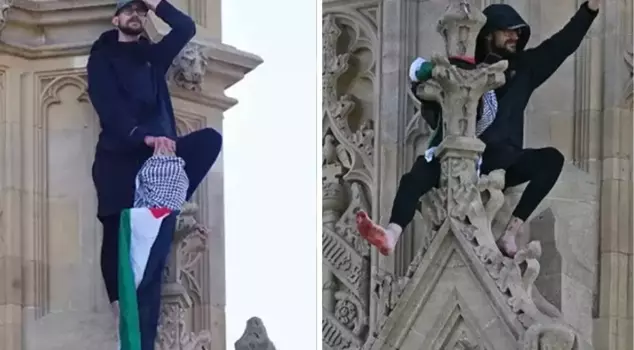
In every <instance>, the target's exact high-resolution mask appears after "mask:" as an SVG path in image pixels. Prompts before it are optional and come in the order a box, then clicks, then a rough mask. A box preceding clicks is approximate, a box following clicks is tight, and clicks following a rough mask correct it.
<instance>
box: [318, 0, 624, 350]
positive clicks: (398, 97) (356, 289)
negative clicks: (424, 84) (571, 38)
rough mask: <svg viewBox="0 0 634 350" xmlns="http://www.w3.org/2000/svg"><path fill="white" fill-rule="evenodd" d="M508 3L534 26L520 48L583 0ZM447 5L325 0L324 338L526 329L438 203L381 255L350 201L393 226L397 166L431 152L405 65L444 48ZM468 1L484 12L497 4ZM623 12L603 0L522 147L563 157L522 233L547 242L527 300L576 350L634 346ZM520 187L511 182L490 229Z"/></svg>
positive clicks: (375, 341) (494, 341) (531, 119)
mask: <svg viewBox="0 0 634 350" xmlns="http://www.w3.org/2000/svg"><path fill="white" fill-rule="evenodd" d="M504 2H505V3H508V4H510V5H512V6H513V7H514V8H515V9H517V10H518V12H519V13H520V14H521V15H522V16H523V17H524V19H526V20H527V22H528V23H529V24H530V25H531V29H532V36H531V40H530V42H529V47H530V46H534V45H536V44H537V43H539V42H541V41H542V40H544V39H546V38H548V37H549V36H550V35H552V34H553V33H555V32H556V31H557V30H558V29H559V28H561V27H563V25H564V24H565V23H566V22H567V21H568V19H569V18H570V17H571V16H572V15H573V14H574V12H575V11H576V10H577V8H578V7H579V5H580V4H581V3H582V2H581V1H578V0H574V1H573V0H566V1H557V2H552V1H545V0H538V1H528V0H510V1H504ZM449 3H450V2H449V1H446V0H423V1H406V0H384V1H371V0H370V1H364V0H360V1H348V0H341V1H337V0H333V1H324V4H323V50H324V51H323V96H324V102H323V135H322V136H323V233H324V234H323V286H322V287H323V315H324V319H323V323H322V326H323V346H324V349H332V350H343V349H377V350H378V349H400V350H414V349H416V350H418V349H425V350H427V349H434V350H440V349H450V350H454V349H487V350H493V349H508V347H505V346H517V345H514V344H513V342H517V343H520V342H522V341H523V340H524V339H528V338H529V333H530V332H528V330H527V329H526V328H527V327H524V326H523V325H521V324H517V323H516V322H520V323H522V317H523V316H521V314H522V313H523V312H521V310H520V311H518V312H516V311H517V310H512V309H513V308H509V306H508V305H505V303H506V301H505V300H506V299H505V297H504V295H506V294H507V293H504V292H503V291H501V289H502V287H501V284H500V283H498V281H499V279H496V278H498V277H499V276H498V277H494V276H493V275H492V274H491V271H490V270H487V269H483V268H484V267H486V264H484V263H482V262H479V261H476V260H477V259H475V260H473V259H472V258H471V257H470V253H468V252H467V249H464V245H461V244H462V243H460V242H458V241H460V239H457V238H456V239H454V238H451V237H450V238H447V233H446V232H444V233H443V232H441V231H442V230H440V229H437V228H434V227H432V226H433V224H434V214H435V213H433V212H431V211H430V212H426V210H422V211H421V213H419V214H420V215H419V214H417V216H416V218H415V219H414V222H413V224H412V225H411V227H410V228H409V229H408V230H406V233H405V234H404V236H403V237H402V238H401V241H400V242H399V244H398V246H397V249H396V253H395V254H394V255H392V256H390V257H383V256H381V255H379V254H378V253H377V252H376V251H375V250H373V249H370V248H369V247H368V245H367V244H366V243H365V242H363V241H362V240H360V237H359V236H358V232H356V229H355V220H354V213H355V211H356V210H357V209H364V210H366V211H367V212H369V213H371V215H372V217H373V218H375V219H376V220H377V221H379V222H380V223H382V224H385V223H386V222H385V221H386V220H387V219H388V217H389V213H390V210H391V204H392V203H391V202H392V200H393V198H394V195H395V192H396V188H397V185H398V181H399V179H400V176H401V175H403V174H404V173H405V172H407V171H408V170H409V167H410V166H411V165H412V163H413V161H414V159H415V158H416V156H417V155H419V154H421V152H422V151H424V147H425V144H426V141H427V139H428V137H429V136H430V130H429V127H428V126H427V125H425V123H424V122H423V121H422V119H421V118H420V117H419V116H417V115H416V114H415V109H414V106H415V104H414V101H413V99H412V98H410V96H408V90H409V84H408V68H409V64H410V63H411V62H412V60H413V59H414V58H415V57H417V56H423V57H431V56H432V54H434V53H440V54H444V53H445V48H444V45H443V44H444V43H443V39H442V37H441V36H440V35H439V34H438V33H437V31H436V26H437V24H438V20H439V18H441V16H443V14H444V13H445V11H446V8H447V5H448V4H449ZM470 3H471V4H472V5H473V6H474V7H477V8H480V9H482V8H483V7H485V6H487V5H488V4H490V3H493V1H485V0H481V1H471V2H470ZM632 11H633V9H632V1H631V0H626V1H620V2H608V3H604V4H603V7H602V8H601V10H600V13H599V16H598V18H597V19H596V21H595V23H594V24H593V26H592V28H591V30H590V32H589V33H588V35H587V37H586V39H585V41H584V43H583V44H582V46H581V47H580V49H579V50H578V51H577V52H576V53H575V54H574V55H573V56H571V57H570V58H569V59H567V60H566V61H565V62H564V64H563V65H562V66H561V67H560V68H559V70H558V71H557V73H555V74H554V75H553V76H552V77H551V78H550V79H549V80H548V81H547V82H546V83H545V84H544V85H543V86H541V87H540V88H539V89H538V90H537V91H536V92H535V94H534V95H533V97H532V98H531V100H530V102H529V106H528V108H527V111H526V122H525V123H526V124H525V143H526V146H527V147H544V146H549V145H552V146H554V147H556V148H557V149H559V150H560V151H561V152H562V153H563V154H564V155H565V157H566V165H565V167H564V171H563V172H562V174H561V176H560V179H559V181H558V183H557V185H556V186H555V188H554V189H553V191H552V192H551V193H550V194H549V196H548V197H547V199H546V200H545V202H544V203H543V204H542V206H541V208H539V209H538V210H537V211H536V213H535V214H534V215H533V217H532V218H531V219H530V221H529V223H528V225H526V226H527V229H526V231H527V232H526V233H527V234H529V235H530V238H531V240H535V241H539V243H540V246H541V252H540V253H541V256H540V257H539V258H538V259H535V261H537V262H538V264H537V272H536V273H538V275H537V274H536V275H535V276H534V277H535V279H534V280H533V281H532V282H531V283H530V284H531V286H532V288H533V289H534V290H537V294H539V296H536V294H535V292H533V297H532V302H534V304H540V305H541V306H540V307H538V308H540V310H546V309H548V310H549V311H551V313H552V314H553V315H559V316H560V322H559V324H561V325H563V327H565V328H566V329H568V330H570V331H572V332H574V334H576V338H575V339H576V340H575V345H570V346H571V347H570V349H572V348H574V346H576V348H577V349H592V348H593V349H596V350H627V349H632V348H634V345H633V341H632V332H631V329H632V327H633V323H632V307H633V304H632V302H633V299H632V283H633V280H632V271H633V260H632V244H633V233H632V229H633V227H632V210H633V207H632V190H633V188H632V138H633V137H632V132H633V124H632V113H633V110H632V89H633V88H632V41H633V36H632V30H633V28H632ZM521 190H522V188H521V187H520V188H513V189H510V190H509V191H507V193H506V196H505V197H506V200H505V202H504V206H503V207H502V209H501V211H500V212H499V213H498V216H497V217H496V220H495V221H494V222H493V231H494V232H498V233H499V232H500V230H501V229H502V227H500V225H503V224H505V222H504V217H505V216H506V217H508V215H510V208H512V205H513V204H514V203H516V201H517V198H518V192H520V191H521ZM423 209H425V205H424V206H423ZM450 231H451V230H450ZM449 233H452V232H449ZM444 239H447V241H446V242H445V241H443V240H444ZM443 247H445V248H443ZM451 247H453V248H451ZM456 247H458V248H456ZM443 249H444V250H443ZM538 255H539V254H538ZM470 259H471V260H470ZM487 271H488V272H487ZM522 277H525V278H528V277H529V276H526V274H524V275H522ZM494 282H495V283H498V285H497V287H495V283H494ZM491 286H493V287H491ZM507 292H508V291H507ZM511 294H513V293H511ZM530 294H531V293H529V295H530ZM538 299H539V300H541V301H538ZM536 329H537V328H531V331H535V332H537V334H539V337H538V338H536V339H539V341H545V340H543V339H545V338H544V334H546V333H544V332H543V331H536ZM496 331H497V333H496ZM547 337H548V336H546V338H547ZM509 339H511V340H509ZM505 341H510V343H504V342H505ZM503 344H507V345H503ZM508 344H511V345H508ZM536 344H537V343H536ZM540 346H543V344H542V345H539V344H537V345H535V346H534V347H533V346H531V347H527V348H526V349H532V350H538V349H542V347H540ZM559 348H561V349H564V348H567V347H566V346H563V345H562V346H561V347H558V349H559Z"/></svg>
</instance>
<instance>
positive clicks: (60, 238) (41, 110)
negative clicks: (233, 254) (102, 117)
mask: <svg viewBox="0 0 634 350" xmlns="http://www.w3.org/2000/svg"><path fill="white" fill-rule="evenodd" d="M177 3H178V4H180V5H183V6H185V7H186V8H185V10H195V11H196V14H195V15H194V19H195V20H196V22H197V23H198V24H199V25H200V26H199V27H198V30H197V36H196V37H195V38H194V40H193V43H192V44H191V45H190V46H189V47H188V48H187V49H186V50H184V51H183V52H182V53H181V55H180V56H179V57H178V59H177V60H175V62H174V67H175V69H174V70H173V73H174V74H172V75H171V76H170V77H169V78H170V83H171V84H170V89H171V93H172V97H173V98H172V101H173V105H174V109H175V114H176V123H177V129H178V132H179V133H181V134H183V133H189V132H191V131H194V130H197V129H200V128H203V127H208V126H209V127H214V128H215V129H217V130H218V131H220V132H222V114H223V112H224V111H225V110H227V109H228V108H230V107H231V106H233V105H235V104H236V103H237V101H236V100H235V99H233V98H230V97H227V96H226V95H225V93H224V91H225V88H226V87H227V86H231V85H233V84H235V83H236V82H238V81H239V80H240V79H242V77H243V76H244V75H245V74H247V73H248V72H249V71H251V70H252V69H254V68H255V67H256V66H257V65H258V64H260V63H261V59H260V58H259V57H257V56H255V55H252V54H249V53H246V52H243V51H240V50H238V49H236V48H233V47H230V46H228V45H225V44H222V43H221V42H220V41H219V40H217V41H215V42H213V43H212V42H210V41H211V40H210V39H211V38H214V37H215V38H218V37H219V34H220V33H219V31H217V30H218V25H219V21H215V20H214V19H215V18H216V17H217V16H219V13H220V11H219V5H220V4H219V2H218V1H211V2H210V1H202V0H192V1H188V2H186V4H183V2H177ZM8 4H12V5H11V7H10V8H9V10H8V11H7V5H8ZM114 4H115V1H111V2H108V1H105V2H103V1H101V2H95V1H88V0H87V1H82V0H79V1H74V2H72V3H69V2H68V1H57V0H51V1H30V0H24V1H17V2H11V1H9V2H7V1H4V2H2V1H0V28H2V27H3V28H4V29H2V30H1V31H0V140H2V141H1V142H0V212H1V213H2V215H1V216H0V276H2V277H1V278H0V284H1V285H0V349H3V350H5V349H6V350H49V349H60V350H61V349H68V350H75V349H77V350H79V349H81V350H84V349H86V344H90V348H94V349H101V348H102V347H103V348H104V349H106V348H107V349H114V348H115V346H114V343H113V342H112V341H113V339H114V338H113V336H114V333H113V332H114V323H113V315H112V313H111V311H110V307H109V305H108V303H107V298H106V295H105V290H104V287H103V282H102V278H101V271H100V268H99V255H100V246H101V225H100V224H99V222H98V221H97V219H96V217H95V213H96V198H95V193H94V188H93V184H92V180H91V174H90V169H91V163H92V161H93V159H92V157H93V153H94V145H95V143H96V141H97V135H98V133H99V123H98V120H97V117H96V115H95V113H94V110H93V108H92V106H91V105H90V101H89V99H88V95H87V93H86V88H87V86H86V72H85V66H86V61H87V56H86V55H87V53H88V49H89V47H90V45H91V44H92V42H93V41H94V40H95V39H96V38H97V35H99V34H101V32H102V31H103V30H106V29H110V28H111V23H110V20H111V16H112V13H113V9H114ZM210 22H213V23H211V25H212V27H211V29H208V28H205V27H204V26H205V25H206V23H210ZM168 30H169V29H168V28H166V27H165V25H164V24H162V23H160V21H158V20H157V19H156V18H155V17H151V18H150V24H149V27H148V28H147V32H148V35H149V36H150V37H151V38H152V39H153V40H158V39H160V38H161V36H162V35H163V34H164V33H166V32H167V31H168ZM222 184H223V169H222V156H221V157H220V158H219V159H218V161H217V163H216V164H215V166H214V167H213V168H212V169H211V171H210V173H209V175H208V176H207V178H206V180H205V181H204V182H203V183H202V184H201V186H200V187H199V190H198V191H197V193H196V194H195V195H194V198H193V201H194V202H195V204H197V207H198V209H197V210H198V211H197V212H196V219H197V220H194V216H193V215H194V211H195V210H194V211H188V210H189V209H187V210H185V211H184V212H183V218H182V219H183V221H184V222H185V223H186V222H189V226H190V228H191V229H190V230H186V231H187V234H185V233H183V232H179V233H177V235H176V236H177V239H176V240H175V242H174V245H173V247H172V254H171V256H170V262H169V267H168V270H167V271H166V288H165V290H164V293H163V294H164V303H163V309H162V321H161V322H162V325H161V329H160V332H159V344H158V346H157V349H170V350H175V349H181V350H185V349H187V350H200V349H202V348H203V347H205V348H207V349H209V348H211V349H225V348H226V341H225V315H224V306H225V284H224V281H225V276H224V227H223V219H222V218H223V210H222V208H223V206H224V204H223V203H224V201H223V185H222ZM190 209H191V208H190ZM194 209H195V208H194ZM187 216H189V217H187Z"/></svg>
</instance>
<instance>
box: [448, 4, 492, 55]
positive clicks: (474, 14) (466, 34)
mask: <svg viewBox="0 0 634 350" xmlns="http://www.w3.org/2000/svg"><path fill="white" fill-rule="evenodd" d="M486 21H487V19H486V17H485V16H484V14H483V13H482V12H481V11H480V10H478V9H476V8H472V7H471V4H470V3H469V1H468V0H451V1H450V3H449V6H447V11H445V14H444V15H443V16H442V17H441V18H440V20H438V26H437V28H436V29H437V30H438V33H440V35H442V37H443V39H444V40H445V49H446V50H447V56H449V57H452V56H468V57H473V56H474V55H475V46H476V38H477V36H478V33H479V32H480V29H482V27H483V26H484V24H485V23H486Z"/></svg>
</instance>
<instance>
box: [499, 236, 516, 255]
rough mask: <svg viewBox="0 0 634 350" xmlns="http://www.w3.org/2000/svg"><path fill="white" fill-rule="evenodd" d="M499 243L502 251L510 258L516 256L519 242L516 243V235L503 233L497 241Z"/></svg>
mask: <svg viewBox="0 0 634 350" xmlns="http://www.w3.org/2000/svg"><path fill="white" fill-rule="evenodd" d="M497 244H498V247H499V248H500V251H502V254H504V255H505V256H508V257H509V258H513V257H515V254H517V243H515V236H507V235H503V236H502V237H500V239H499V240H498V241H497Z"/></svg>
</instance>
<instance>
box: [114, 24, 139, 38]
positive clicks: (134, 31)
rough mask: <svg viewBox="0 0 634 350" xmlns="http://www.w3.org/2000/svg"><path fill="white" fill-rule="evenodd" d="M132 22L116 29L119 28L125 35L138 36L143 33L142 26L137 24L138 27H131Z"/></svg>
mask: <svg viewBox="0 0 634 350" xmlns="http://www.w3.org/2000/svg"><path fill="white" fill-rule="evenodd" d="M132 22H133V21H128V25H127V26H124V25H121V24H120V25H119V26H118V27H117V28H119V30H120V31H121V32H122V33H123V34H125V35H139V34H141V33H143V26H142V25H141V22H137V23H138V24H139V25H138V27H131V26H130V24H131V23H132Z"/></svg>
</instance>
